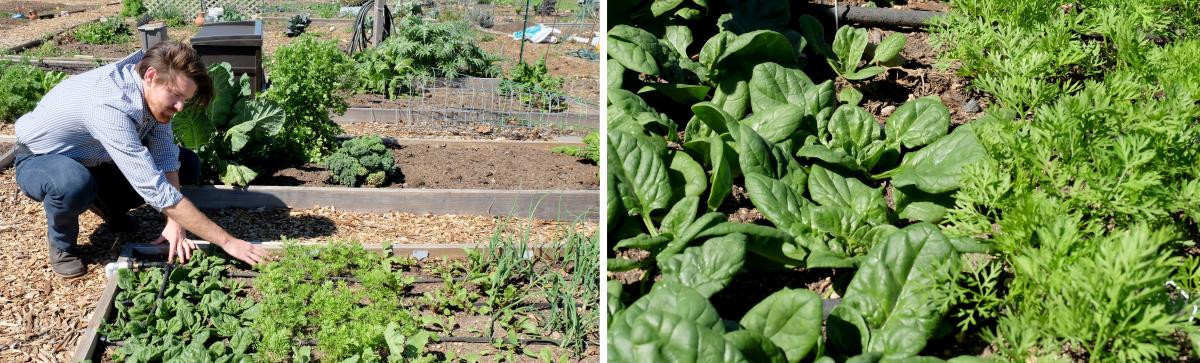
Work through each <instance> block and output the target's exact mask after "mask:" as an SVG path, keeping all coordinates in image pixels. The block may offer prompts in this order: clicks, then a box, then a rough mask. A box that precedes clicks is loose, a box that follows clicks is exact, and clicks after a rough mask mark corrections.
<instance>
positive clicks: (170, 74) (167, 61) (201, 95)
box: [137, 41, 213, 106]
mask: <svg viewBox="0 0 1200 363" xmlns="http://www.w3.org/2000/svg"><path fill="white" fill-rule="evenodd" d="M150 67H154V69H155V70H157V71H158V75H157V76H156V77H155V82H157V83H159V84H163V83H166V82H167V81H168V80H171V81H173V80H175V75H176V74H183V75H184V76H186V77H188V78H191V79H192V81H193V82H196V96H195V97H194V98H193V99H192V102H193V103H195V104H197V105H200V106H207V105H208V102H209V101H210V100H212V93H213V87H212V79H210V78H209V77H208V68H207V67H205V66H204V63H203V62H201V61H200V55H199V54H197V53H196V50H195V49H192V47H191V46H189V45H186V44H183V43H179V42H171V41H164V42H159V43H158V44H155V45H154V46H153V47H150V49H149V50H147V51H146V54H145V56H143V57H142V61H141V62H138V64H137V72H138V75H139V76H142V77H145V76H146V70H149V69H150Z"/></svg>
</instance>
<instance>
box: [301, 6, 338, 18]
mask: <svg viewBox="0 0 1200 363" xmlns="http://www.w3.org/2000/svg"><path fill="white" fill-rule="evenodd" d="M308 10H309V11H311V12H312V15H313V16H315V17H318V18H326V19H329V18H336V17H338V12H339V11H341V7H340V6H338V4H331V3H315V4H309V5H308Z"/></svg>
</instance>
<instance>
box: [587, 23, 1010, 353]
mask: <svg viewBox="0 0 1200 363" xmlns="http://www.w3.org/2000/svg"><path fill="white" fill-rule="evenodd" d="M616 7H617V8H621V9H620V10H617V12H618V13H621V12H626V11H627V12H628V13H624V14H619V15H613V17H612V18H611V19H614V20H615V23H616V24H614V25H613V26H612V28H611V29H610V31H609V33H608V34H609V38H608V41H609V48H608V56H609V57H610V61H609V63H608V69H607V70H606V71H607V73H608V80H609V84H608V95H609V98H608V100H607V104H608V108H607V112H608V130H609V132H608V139H607V144H606V147H607V149H608V150H607V163H608V170H609V174H608V175H607V177H608V183H607V185H608V188H609V189H608V192H607V198H608V203H607V206H608V209H607V210H606V213H607V215H608V216H609V219H608V221H609V222H608V223H609V224H608V227H609V228H610V230H609V236H610V240H611V241H613V242H610V245H611V246H613V248H614V250H613V252H612V253H611V254H610V257H611V258H610V259H609V260H608V269H609V271H632V270H635V269H636V270H639V271H641V272H642V275H641V276H640V277H641V279H640V281H639V282H637V283H634V284H632V285H629V286H632V288H626V286H625V285H614V284H611V283H610V287H616V289H613V288H610V291H613V290H618V291H620V293H618V294H617V295H616V296H610V302H611V304H610V306H613V305H615V306H616V307H615V308H610V312H609V313H610V314H612V315H613V316H614V317H613V318H612V319H610V322H613V324H624V325H619V326H616V325H614V326H615V328H613V327H614V326H610V328H611V329H610V332H616V333H613V334H610V337H611V338H612V340H611V341H613V342H614V344H617V343H616V342H621V341H623V340H622V339H624V338H618V337H617V336H618V335H626V336H628V337H629V338H628V339H629V340H628V341H627V342H626V343H621V344H626V345H625V346H626V347H627V348H630V350H631V351H633V353H631V355H627V356H621V358H620V359H624V360H630V361H643V360H646V359H653V358H655V357H652V356H646V355H642V354H643V353H659V354H662V355H661V356H658V357H657V358H658V359H671V360H681V361H691V360H693V359H700V358H707V357H713V358H717V359H714V360H728V361H739V360H742V359H746V360H749V361H787V362H799V361H812V360H814V359H818V358H821V357H822V356H825V355H829V356H832V357H836V358H837V359H845V358H848V357H855V358H854V359H855V360H876V359H879V358H882V357H886V358H888V359H895V360H898V361H899V360H907V359H916V355H918V354H920V353H921V352H922V348H923V346H924V344H925V342H926V341H927V340H928V339H931V338H934V337H935V336H937V335H938V334H939V331H938V330H936V329H934V327H935V326H936V325H938V324H939V321H940V319H941V318H942V316H944V315H945V313H946V308H945V306H948V305H949V301H950V300H951V297H952V296H954V295H953V294H952V291H951V289H950V287H949V286H951V284H952V283H953V282H954V281H956V277H957V275H958V273H959V271H957V270H955V268H956V267H957V265H956V264H955V263H956V262H957V259H958V253H959V252H960V251H978V250H980V248H981V246H979V245H977V244H975V243H973V242H972V241H971V240H970V239H968V238H961V239H949V238H946V237H945V236H943V235H942V234H941V232H940V231H939V230H938V229H937V227H935V226H933V225H931V224H925V223H924V222H940V221H942V220H944V218H945V214H946V210H947V209H948V208H952V207H954V205H955V201H954V198H953V196H954V193H955V192H956V191H957V189H958V188H959V187H960V183H961V176H962V173H963V170H964V167H965V166H966V165H972V164H974V163H977V162H979V161H981V160H982V159H983V158H985V157H986V154H985V149H984V148H983V147H982V146H981V145H980V142H979V139H978V136H977V133H976V131H977V130H976V129H975V128H974V127H971V126H969V125H968V126H959V127H952V125H951V123H950V117H949V110H948V109H947V108H946V107H945V106H944V105H943V104H942V103H941V101H940V100H939V99H937V98H936V97H928V98H917V99H914V100H911V101H909V102H907V103H905V104H903V105H900V107H898V108H897V109H896V111H895V112H893V113H892V114H891V115H889V116H888V117H887V118H885V119H882V120H877V118H876V117H875V116H874V115H872V114H870V113H868V112H867V111H866V110H864V109H863V108H861V107H859V106H857V105H855V104H856V103H857V102H856V100H854V99H853V98H854V97H844V99H843V101H848V102H844V103H839V100H838V97H837V96H835V95H836V91H837V90H836V88H835V86H834V82H833V80H823V81H817V82H814V81H813V80H812V79H811V78H810V77H809V75H808V74H806V73H805V72H804V71H802V69H803V67H804V66H805V64H806V63H808V62H809V61H810V60H811V59H812V57H813V56H823V55H829V56H830V57H837V56H838V55H837V52H835V51H834V50H833V49H831V48H830V47H829V46H828V45H826V44H825V43H824V40H823V39H822V35H821V34H820V33H819V32H818V30H817V29H812V28H811V27H810V26H806V24H807V25H811V24H808V23H804V22H802V24H801V25H802V26H800V27H790V26H788V24H789V22H790V20H789V19H791V16H792V9H791V7H790V5H789V4H788V3H787V2H786V1H751V2H746V3H736V4H734V3H708V2H695V3H693V2H653V3H649V2H637V1H629V2H625V3H624V4H619V5H616ZM610 8H611V7H610ZM703 14H711V15H708V16H706V15H703ZM610 15H611V14H610ZM633 25H636V26H633ZM796 29H799V30H796ZM855 34H858V33H857V32H855ZM694 36H700V37H701V38H700V39H694ZM844 38H846V39H847V40H846V41H843V42H841V43H839V44H843V43H844V44H843V45H842V46H840V47H841V48H847V49H848V48H853V47H861V48H864V50H861V51H857V52H855V51H853V50H852V49H850V50H849V51H842V53H844V54H843V55H844V56H845V57H843V58H838V59H841V61H839V62H832V63H833V64H834V66H835V67H838V66H844V67H842V70H844V71H846V72H843V73H851V72H859V71H860V70H858V69H857V67H858V65H859V62H860V61H861V57H862V54H861V53H863V52H865V48H866V44H865V36H864V37H862V39H861V40H862V42H859V40H860V39H857V38H854V39H851V37H850V36H849V35H847V36H846V37H844ZM885 43H886V44H881V45H880V47H877V48H876V55H877V56H879V57H881V59H880V60H886V59H883V58H892V56H894V55H895V54H896V53H898V52H899V48H901V47H902V45H903V39H902V38H895V37H893V38H891V39H889V40H888V41H887V42H885ZM835 45H836V44H835ZM847 49H843V50H847ZM851 53H860V54H858V55H857V56H853V54H851ZM889 53H890V54H889ZM850 58H854V59H853V60H852V61H851V59H850ZM876 63H879V62H876ZM851 68H854V69H851ZM862 74H866V73H862ZM876 74H877V73H876ZM868 76H869V75H868ZM866 77H867V76H864V78H866ZM881 121H882V124H883V126H880V123H881ZM741 191H744V193H741ZM747 204H752V205H753V207H754V209H753V210H754V211H757V212H758V214H761V217H762V218H763V219H765V220H759V221H757V222H755V223H739V222H735V221H733V220H732V219H733V218H732V217H731V216H730V214H732V213H734V212H735V211H737V210H738V209H741V208H744V207H747ZM738 213H739V214H741V213H740V212H738ZM739 218H744V215H743V216H739ZM913 223H916V224H913ZM631 250H643V251H646V252H644V253H628V252H633V251H631ZM618 256H620V257H618ZM625 256H645V257H637V258H627V257H625ZM915 260H920V261H921V262H920V263H915V262H914V261H915ZM929 261H939V264H940V265H939V266H940V268H938V269H934V267H935V266H925V265H926V264H927V263H926V262H929ZM897 264H899V265H897ZM914 266H918V267H914ZM781 267H782V268H809V269H812V268H858V269H859V272H860V274H856V275H855V277H854V279H855V281H857V280H859V279H862V280H863V282H852V283H851V285H852V287H851V288H850V289H849V290H848V291H846V292H845V296H847V299H850V296H858V297H857V298H855V299H857V300H856V301H857V302H855V303H853V304H848V305H847V306H846V307H845V308H842V310H839V311H841V312H839V313H838V315H837V316H838V319H840V320H841V321H844V322H846V323H845V324H840V323H833V325H836V326H837V329H839V332H838V333H836V334H840V335H838V337H839V338H838V339H836V340H835V339H832V338H831V340H830V341H829V344H828V345H827V344H825V343H824V342H822V340H821V339H820V338H819V337H820V336H821V334H820V326H821V324H822V322H821V319H820V315H816V316H817V317H816V318H806V319H805V320H804V321H805V323H803V324H799V323H797V324H795V325H796V326H798V327H800V326H803V327H808V328H806V329H798V330H803V332H799V331H789V332H788V334H780V333H779V332H778V331H777V330H780V329H781V330H787V328H779V327H774V328H771V327H768V326H770V325H771V324H769V323H760V322H757V321H756V320H748V321H743V322H742V324H743V325H745V326H746V327H753V328H754V329H755V330H756V331H754V332H741V331H736V332H732V331H730V330H731V329H727V328H724V325H723V324H720V320H719V319H715V320H714V319H711V317H710V315H715V312H711V313H710V312H706V311H709V310H711V309H712V307H711V306H709V304H708V302H707V301H706V299H707V298H708V297H711V296H713V295H714V294H717V293H718V292H720V291H721V290H722V289H723V288H725V286H727V285H728V284H729V283H730V281H732V280H733V279H734V278H735V277H737V276H738V275H740V274H742V273H744V272H745V270H771V269H778V268H781ZM863 273H866V274H863ZM885 274H892V275H893V276H892V277H884V276H883V275H885ZM656 281H657V282H656ZM885 281H886V282H885ZM897 282H901V283H899V284H896V285H890V284H893V283H897ZM651 285H653V287H650V286H651ZM660 285H661V287H660ZM855 286H856V287H855ZM884 286H886V287H884ZM660 288H661V289H664V290H663V291H667V292H664V293H661V294H660V293H658V292H656V291H657V290H659V289H660ZM685 291H690V292H685ZM917 292H919V293H917ZM777 294H782V295H788V296H789V297H778V298H768V299H767V300H764V301H763V302H760V306H763V307H762V308H755V309H754V310H752V313H754V314H758V313H757V312H756V311H758V310H759V309H761V310H762V313H763V314H766V313H767V312H769V311H772V309H771V308H767V307H766V306H768V305H773V304H782V305H781V306H783V305H787V304H786V303H783V301H793V300H794V301H817V304H816V306H819V305H820V304H819V299H817V298H816V296H815V295H812V296H811V300H809V298H805V297H791V296H790V295H806V293H805V292H799V291H781V292H778V293H777ZM681 295H692V296H694V297H696V300H695V301H691V302H688V303H687V304H686V306H688V307H683V305H681V304H673V303H670V302H668V301H669V300H670V299H671V298H666V297H664V296H681ZM808 295H811V294H808ZM660 298H661V299H665V301H657V299H660ZM643 299H649V302H647V303H646V304H648V305H650V306H654V307H656V308H655V309H653V311H649V310H651V309H647V308H644V307H642V308H640V309H638V307H639V306H640V304H642V301H643ZM679 299H683V298H682V297H681V298H679ZM627 301H637V302H635V303H633V304H632V305H628V306H629V307H628V308H625V306H627V305H625V303H626V302H627ZM897 304H900V305H904V307H903V309H901V310H896V311H893V310H890V309H883V310H873V309H872V307H874V306H896V305H897ZM800 305H804V306H809V305H811V303H803V304H800ZM658 306H663V307H664V309H663V310H662V311H659V310H658V309H657V307H658ZM705 306H709V307H707V308H705ZM781 309H782V308H781ZM790 309H793V308H792V307H789V308H786V309H782V310H783V311H789V310H790ZM795 309H796V310H802V311H805V313H804V314H805V316H810V317H811V316H812V312H811V307H805V308H801V307H796V308H795ZM922 309H924V310H923V311H921V312H920V313H918V312H917V311H920V310H922ZM783 311H781V314H783ZM693 313H694V315H693ZM671 314H675V315H671ZM818 314H819V310H818ZM893 314H894V315H893ZM744 319H749V315H748V317H747V318H744ZM760 319H761V320H762V321H768V322H769V321H771V320H772V319H773V318H760ZM780 319H786V318H780ZM914 319H915V320H914ZM695 322H700V324H696V323H695ZM710 323H711V325H710ZM831 326H832V325H831ZM668 332H671V333H670V334H668ZM682 332H686V334H682ZM797 335H806V336H808V337H810V338H805V339H803V340H802V341H799V340H796V339H794V338H793V337H795V336H797ZM684 336H687V337H689V338H688V339H683V337H684ZM731 336H732V337H731ZM782 336H788V337H789V338H783V337H782ZM892 337H904V338H905V339H907V340H906V341H904V342H903V343H902V344H897V342H894V341H889V340H890V339H892ZM776 338H779V339H778V340H777V339H776ZM685 340H688V341H686V342H685ZM768 341H769V342H772V343H773V344H776V345H775V346H772V344H766V343H764V342H768ZM697 342H699V343H697ZM658 344H662V345H658ZM633 346H637V347H656V348H655V349H632V347H633ZM616 347H617V349H615V350H622V349H621V348H620V346H616ZM826 348H829V349H828V350H826ZM610 351H612V350H610ZM627 351H629V350H627ZM832 357H826V358H822V359H826V360H831V359H833V358H832Z"/></svg>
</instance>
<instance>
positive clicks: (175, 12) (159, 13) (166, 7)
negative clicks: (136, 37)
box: [150, 2, 190, 27]
mask: <svg viewBox="0 0 1200 363" xmlns="http://www.w3.org/2000/svg"><path fill="white" fill-rule="evenodd" d="M150 17H152V18H154V19H157V20H158V21H161V22H163V24H165V25H166V26H168V27H177V26H182V25H184V24H187V22H188V20H190V19H188V18H187V16H186V15H185V14H184V13H183V10H182V9H180V8H179V7H178V6H176V5H175V3H174V2H162V3H159V4H156V5H155V6H154V9H151V10H150Z"/></svg>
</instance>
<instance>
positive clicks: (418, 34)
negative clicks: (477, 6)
mask: <svg viewBox="0 0 1200 363" xmlns="http://www.w3.org/2000/svg"><path fill="white" fill-rule="evenodd" d="M396 28H397V32H396V33H394V34H392V36H391V37H390V38H388V39H387V40H386V41H384V42H383V44H382V45H380V46H379V47H376V48H372V49H368V50H366V51H364V52H362V53H358V54H355V55H354V59H355V61H356V62H357V66H356V67H357V74H358V80H359V81H358V83H357V92H360V93H375V94H381V95H387V96H388V98H395V97H396V96H397V95H398V94H399V93H398V92H399V91H400V89H401V88H412V87H417V86H419V85H421V84H424V83H427V82H429V81H431V80H433V79H435V78H458V77H461V76H481V77H490V76H494V75H497V74H499V73H500V72H499V69H498V67H496V66H495V65H494V64H493V63H494V62H495V61H496V60H497V58H496V57H495V56H493V55H490V54H487V53H486V52H484V51H483V50H482V49H480V48H479V46H478V45H476V41H475V36H474V31H473V30H471V28H470V27H468V26H466V25H464V24H462V23H456V22H445V23H431V22H428V21H426V20H423V19H422V18H421V17H419V16H409V17H405V18H404V19H402V20H401V21H400V24H398V25H397V27H396Z"/></svg>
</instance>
